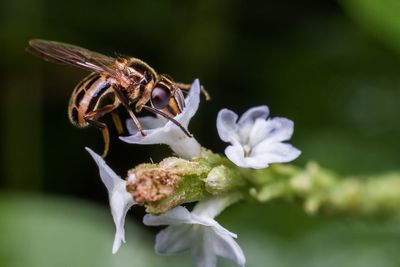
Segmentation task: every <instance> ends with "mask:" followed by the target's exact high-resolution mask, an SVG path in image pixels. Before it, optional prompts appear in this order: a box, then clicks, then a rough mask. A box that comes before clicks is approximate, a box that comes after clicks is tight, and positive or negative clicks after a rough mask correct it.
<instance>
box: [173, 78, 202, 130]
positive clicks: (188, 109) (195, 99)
mask: <svg viewBox="0 0 400 267" xmlns="http://www.w3.org/2000/svg"><path fill="white" fill-rule="evenodd" d="M200 92H201V86H200V81H199V79H196V80H194V82H193V83H192V87H190V90H189V93H188V95H187V97H186V98H185V108H184V109H183V112H182V113H181V114H179V115H177V116H176V117H175V119H176V120H177V121H179V122H180V123H181V124H182V125H184V126H185V127H187V126H188V125H189V122H190V120H191V119H192V117H193V116H194V115H195V114H196V112H197V110H198V108H199V104H200Z"/></svg>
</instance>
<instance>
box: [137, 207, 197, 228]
mask: <svg viewBox="0 0 400 267" xmlns="http://www.w3.org/2000/svg"><path fill="white" fill-rule="evenodd" d="M143 223H144V224H145V225H152V226H159V225H178V224H183V223H188V224H190V223H193V219H192V215H191V214H190V212H189V211H188V210H187V209H186V208H185V207H182V206H178V207H175V208H173V209H171V210H169V211H167V212H164V213H162V214H160V215H151V214H146V215H145V216H144V218H143Z"/></svg>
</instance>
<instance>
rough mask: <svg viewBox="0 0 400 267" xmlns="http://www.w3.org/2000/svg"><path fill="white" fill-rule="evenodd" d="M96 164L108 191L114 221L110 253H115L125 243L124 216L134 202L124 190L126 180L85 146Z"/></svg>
mask: <svg viewBox="0 0 400 267" xmlns="http://www.w3.org/2000/svg"><path fill="white" fill-rule="evenodd" d="M86 150H87V151H88V152H89V153H90V155H91V156H92V158H93V159H94V161H95V162H96V164H97V166H98V167H99V172H100V177H101V180H102V181H103V183H104V185H105V186H106V188H107V191H108V197H109V201H110V207H111V214H112V216H113V219H114V223H115V228H116V232H115V238H114V244H113V248H112V253H113V254H115V253H116V252H117V251H118V249H119V247H120V246H121V243H122V242H124V243H125V229H124V224H125V216H126V213H127V212H128V210H129V208H130V207H132V206H133V205H134V204H135V201H134V200H133V197H132V195H131V194H129V193H128V192H127V191H126V181H125V180H123V179H121V177H119V176H118V175H116V174H115V172H114V171H113V170H112V169H111V168H110V167H108V166H107V164H106V163H105V161H104V159H103V158H102V157H101V156H99V155H97V154H96V153H95V152H93V151H92V150H91V149H90V148H87V147H86Z"/></svg>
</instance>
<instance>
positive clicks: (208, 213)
mask: <svg viewBox="0 0 400 267" xmlns="http://www.w3.org/2000/svg"><path fill="white" fill-rule="evenodd" d="M238 200H239V198H238V195H236V194H229V195H226V196H219V197H210V198H208V199H205V200H202V201H200V202H198V203H197V204H196V206H195V207H194V208H193V210H192V214H196V215H198V216H200V217H203V218H211V219H213V218H215V217H216V216H218V215H219V214H220V213H221V212H222V211H223V210H224V209H225V208H226V207H228V206H230V205H232V204H233V203H234V202H236V201H238Z"/></svg>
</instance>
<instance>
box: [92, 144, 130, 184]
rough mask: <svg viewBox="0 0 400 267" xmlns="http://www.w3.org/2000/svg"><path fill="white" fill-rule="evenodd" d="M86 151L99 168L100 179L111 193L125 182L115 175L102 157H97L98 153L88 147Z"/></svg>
mask: <svg viewBox="0 0 400 267" xmlns="http://www.w3.org/2000/svg"><path fill="white" fill-rule="evenodd" d="M85 149H86V151H87V152H89V154H90V155H91V156H92V158H93V159H94V161H95V162H96V164H97V166H98V167H99V171H100V178H101V180H102V181H103V183H104V185H105V186H106V188H107V190H108V192H111V191H112V190H113V189H114V187H115V185H117V184H119V183H121V181H124V180H122V179H121V177H119V176H118V175H117V174H115V172H114V171H113V170H112V169H111V168H110V167H108V166H107V164H106V162H105V161H104V159H103V158H102V157H101V156H99V155H97V154H96V152H94V151H93V150H91V149H90V148H88V147H85Z"/></svg>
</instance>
